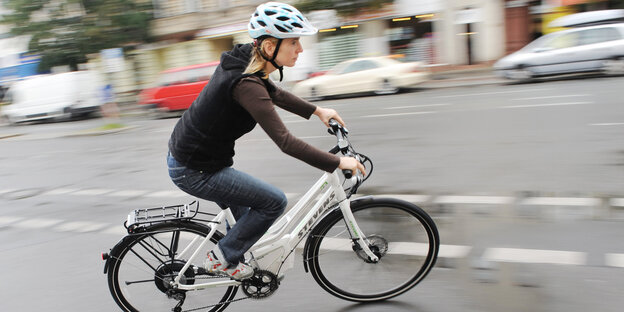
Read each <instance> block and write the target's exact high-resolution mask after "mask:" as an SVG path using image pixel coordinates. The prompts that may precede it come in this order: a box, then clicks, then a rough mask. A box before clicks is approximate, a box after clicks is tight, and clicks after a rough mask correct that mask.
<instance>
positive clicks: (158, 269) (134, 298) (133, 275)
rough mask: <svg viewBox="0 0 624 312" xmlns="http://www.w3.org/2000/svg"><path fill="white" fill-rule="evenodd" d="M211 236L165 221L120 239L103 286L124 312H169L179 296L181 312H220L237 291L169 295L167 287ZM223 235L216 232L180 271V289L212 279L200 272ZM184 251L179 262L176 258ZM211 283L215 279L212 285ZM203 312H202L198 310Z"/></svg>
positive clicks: (202, 228)
mask: <svg viewBox="0 0 624 312" xmlns="http://www.w3.org/2000/svg"><path fill="white" fill-rule="evenodd" d="M209 232H210V228H209V227H208V226H205V225H203V224H199V223H194V222H187V221H181V222H165V223H159V224H156V225H153V226H150V227H148V228H147V229H146V230H145V232H142V233H140V234H132V235H128V236H126V237H124V239H123V240H122V241H121V242H120V243H119V244H117V245H116V246H115V247H114V248H113V249H112V250H111V252H110V254H109V261H110V262H109V264H108V286H109V289H110V292H111V294H112V295H113V298H114V299H115V302H117V304H118V305H119V307H121V309H122V310H124V311H129V312H130V311H132V312H134V311H150V312H151V311H167V312H169V311H172V309H173V308H174V307H176V305H177V304H178V303H179V302H180V298H181V296H183V297H184V305H183V307H182V309H181V310H186V309H193V308H199V307H204V306H207V305H211V304H215V306H213V307H211V310H209V311H212V312H217V311H222V310H224V309H225V308H226V307H227V305H228V304H229V303H228V302H227V301H229V300H232V299H233V298H234V296H235V295H236V292H237V290H238V287H235V286H230V287H227V288H225V287H215V288H209V289H203V290H198V291H182V290H173V289H171V286H170V285H169V282H170V281H171V280H172V279H173V278H175V276H176V275H177V274H178V273H179V272H180V270H182V268H183V266H184V264H186V262H187V259H188V258H189V257H190V256H191V254H192V253H193V251H194V250H196V249H197V248H198V247H199V244H201V242H202V241H203V239H204V238H205V237H206V235H208V233H209ZM222 236H223V235H222V234H221V233H219V232H216V233H215V235H213V237H212V238H211V244H208V246H206V247H205V248H203V249H202V250H200V252H201V254H200V255H201V256H200V257H198V259H197V260H196V262H194V263H192V264H191V266H190V267H189V269H188V270H187V271H186V272H184V278H182V279H181V283H182V284H194V283H200V282H206V279H208V278H213V277H212V276H210V275H208V274H206V273H205V271H203V269H200V268H202V267H203V265H202V264H203V261H204V259H205V255H206V253H207V252H208V251H209V250H211V249H212V248H213V247H214V246H215V244H216V243H217V242H218V240H219V239H221V238H222ZM186 248H188V251H187V252H186V255H185V256H184V258H181V257H179V255H180V253H181V252H182V251H183V250H185V249H186ZM215 281H216V280H215ZM202 311H207V309H202Z"/></svg>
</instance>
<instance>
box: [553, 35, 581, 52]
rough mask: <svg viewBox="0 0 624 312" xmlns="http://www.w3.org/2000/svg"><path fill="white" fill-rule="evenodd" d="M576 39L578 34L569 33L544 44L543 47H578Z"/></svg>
mask: <svg viewBox="0 0 624 312" xmlns="http://www.w3.org/2000/svg"><path fill="white" fill-rule="evenodd" d="M578 37H579V32H570V33H566V34H562V35H560V36H556V37H554V38H552V39H551V40H550V41H548V42H546V44H545V45H544V47H545V48H551V49H564V48H570V47H573V46H576V45H578V43H579V41H578Z"/></svg>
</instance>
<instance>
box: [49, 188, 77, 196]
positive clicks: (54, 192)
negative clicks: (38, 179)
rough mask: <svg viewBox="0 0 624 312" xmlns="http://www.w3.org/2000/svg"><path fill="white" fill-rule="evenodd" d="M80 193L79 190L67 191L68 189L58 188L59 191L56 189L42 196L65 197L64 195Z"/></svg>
mask: <svg viewBox="0 0 624 312" xmlns="http://www.w3.org/2000/svg"><path fill="white" fill-rule="evenodd" d="M76 191H78V190H77V189H67V188H58V189H54V190H51V191H47V192H45V193H43V194H42V195H63V194H68V193H73V192H76Z"/></svg>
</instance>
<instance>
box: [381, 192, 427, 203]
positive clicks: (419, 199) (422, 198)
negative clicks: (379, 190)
mask: <svg viewBox="0 0 624 312" xmlns="http://www.w3.org/2000/svg"><path fill="white" fill-rule="evenodd" d="M379 197H388V198H396V199H400V200H404V201H406V202H410V203H424V202H427V201H428V200H429V199H430V198H431V196H429V195H409V194H382V195H379Z"/></svg>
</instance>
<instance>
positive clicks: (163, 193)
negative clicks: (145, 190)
mask: <svg viewBox="0 0 624 312" xmlns="http://www.w3.org/2000/svg"><path fill="white" fill-rule="evenodd" d="M185 196H191V195H188V194H186V193H184V192H182V191H160V192H154V193H150V194H147V195H145V197H185Z"/></svg>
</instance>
